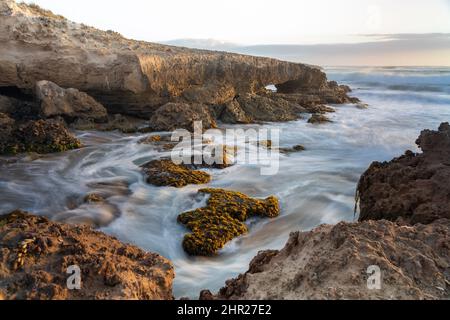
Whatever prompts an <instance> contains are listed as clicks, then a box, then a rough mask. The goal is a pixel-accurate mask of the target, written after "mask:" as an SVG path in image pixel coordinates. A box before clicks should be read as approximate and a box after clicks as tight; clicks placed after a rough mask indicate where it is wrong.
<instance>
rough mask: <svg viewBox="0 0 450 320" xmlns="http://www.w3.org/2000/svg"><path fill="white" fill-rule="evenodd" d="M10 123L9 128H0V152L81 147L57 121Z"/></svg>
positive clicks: (44, 151)
mask: <svg viewBox="0 0 450 320" xmlns="http://www.w3.org/2000/svg"><path fill="white" fill-rule="evenodd" d="M10 125H11V127H10V129H9V130H6V129H5V130H0V135H1V136H2V137H1V141H0V154H17V153H22V152H36V153H52V152H63V151H67V150H71V149H77V148H80V147H81V142H80V141H79V140H78V139H77V138H75V137H74V136H73V135H72V134H71V133H70V132H69V131H68V130H67V128H66V126H65V125H64V123H62V122H59V121H55V120H37V121H28V122H26V123H24V124H21V125H18V124H17V123H11V124H10Z"/></svg>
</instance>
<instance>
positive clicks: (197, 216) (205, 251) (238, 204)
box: [178, 188, 280, 256]
mask: <svg viewBox="0 0 450 320" xmlns="http://www.w3.org/2000/svg"><path fill="white" fill-rule="evenodd" d="M199 193H202V194H208V195H210V197H209V199H208V201H207V205H206V207H203V208H199V209H196V210H193V211H188V212H184V213H182V214H180V215H179V216H178V222H180V223H181V224H183V225H185V226H186V227H187V228H188V229H189V230H191V233H188V234H186V235H185V237H184V239H183V248H184V250H185V251H186V252H187V253H189V254H191V255H200V256H210V255H214V254H216V253H217V252H218V250H220V249H221V248H223V247H224V246H225V244H226V243H227V242H229V241H231V240H232V239H234V238H236V237H238V236H240V235H242V234H244V233H246V232H247V231H248V229H247V226H246V225H245V223H244V222H245V221H246V220H247V219H248V218H250V217H252V216H260V217H269V218H274V217H276V216H278V214H279V212H280V208H279V204H278V199H277V198H275V197H273V196H271V197H268V198H266V199H263V200H260V199H253V198H250V197H248V196H246V195H244V194H242V193H240V192H234V191H227V190H223V189H212V188H208V189H200V190H199Z"/></svg>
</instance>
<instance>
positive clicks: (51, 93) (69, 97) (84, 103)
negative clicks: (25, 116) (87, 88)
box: [35, 80, 107, 122]
mask: <svg viewBox="0 0 450 320" xmlns="http://www.w3.org/2000/svg"><path fill="white" fill-rule="evenodd" d="M35 94H36V98H37V100H38V102H39V114H40V115H41V116H42V117H44V118H50V117H57V116H61V117H63V118H64V119H65V120H66V121H68V122H72V121H73V120H75V119H91V120H93V121H96V122H105V121H106V120H107V112H106V109H105V107H103V106H102V105H101V104H100V103H98V102H97V101H95V99H94V98H92V97H91V96H89V95H88V94H86V93H84V92H81V91H78V90H77V89H74V88H69V89H63V88H61V87H59V86H58V85H57V84H55V83H53V82H51V81H45V80H43V81H39V82H37V83H36V88H35Z"/></svg>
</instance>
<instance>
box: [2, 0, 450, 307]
mask: <svg viewBox="0 0 450 320" xmlns="http://www.w3.org/2000/svg"><path fill="white" fill-rule="evenodd" d="M0 16H1V18H2V19H1V20H0V155H16V154H20V153H30V152H34V153H39V154H43V153H52V152H64V151H68V150H72V149H77V148H82V147H83V146H82V144H81V142H80V141H79V140H78V139H77V138H76V137H75V136H74V134H73V133H71V131H70V130H71V129H76V130H120V131H121V132H124V133H135V132H141V133H142V132H155V131H157V132H159V131H172V130H175V129H187V130H189V131H191V132H192V131H193V130H194V122H195V121H202V125H203V129H209V128H217V127H220V125H221V124H222V123H224V124H249V123H264V122H283V121H292V120H296V119H299V118H300V117H304V116H305V115H308V118H309V120H308V122H309V123H311V124H325V123H328V122H331V120H330V119H329V118H328V117H327V116H326V113H331V112H334V111H335V109H334V108H332V107H330V106H328V105H327V104H344V103H352V104H356V106H358V107H363V106H362V105H361V104H359V100H358V99H357V98H354V97H350V96H349V93H350V91H351V90H350V88H349V87H347V86H345V85H339V84H338V83H336V82H334V81H328V80H327V77H326V75H325V73H324V72H322V71H321V70H320V69H319V68H318V67H314V66H309V65H304V64H299V63H290V62H284V61H279V60H275V59H269V58H259V57H251V56H245V55H238V54H231V53H225V52H210V51H205V50H193V49H187V48H178V47H172V46H165V45H159V44H153V43H146V42H142V41H134V40H129V39H125V38H124V37H122V36H121V35H119V34H117V33H115V32H112V31H100V30H97V29H94V28H91V27H88V26H85V25H82V24H77V23H73V22H71V21H68V20H66V19H65V18H64V17H61V16H56V15H54V14H53V13H51V12H49V11H46V10H44V9H41V8H39V7H38V6H35V5H26V4H23V3H21V4H17V3H15V2H14V1H12V0H0ZM268 85H275V87H276V88H277V91H276V92H272V91H270V90H268V89H266V86H268ZM449 137H450V126H449V125H448V124H442V125H441V127H440V128H439V131H424V132H423V133H422V134H421V136H420V137H419V139H418V145H419V146H420V147H421V148H422V150H423V153H422V154H413V153H412V152H407V153H406V154H405V155H404V156H402V157H400V158H398V159H394V160H393V161H391V162H389V163H384V164H380V163H374V164H372V165H371V167H370V168H369V169H368V171H367V172H366V173H364V174H363V176H362V177H361V180H360V183H359V185H358V195H357V200H358V201H359V205H360V208H361V214H360V222H357V223H344V222H343V223H339V224H337V225H336V226H326V225H323V226H319V227H317V228H316V229H314V230H312V231H310V232H296V233H293V234H292V235H291V237H290V239H289V241H288V243H287V244H286V247H285V248H284V249H282V250H280V251H276V250H268V251H263V252H261V253H260V254H258V255H257V256H256V257H255V258H254V259H253V260H252V262H251V263H250V267H249V270H248V272H246V273H245V274H242V275H239V276H238V277H237V278H236V279H231V280H229V281H227V282H226V285H225V287H224V288H222V289H221V290H220V291H219V292H218V293H216V294H213V293H211V292H210V291H208V290H205V291H203V292H202V293H201V294H200V299H349V298H359V299H361V298H362V299H367V298H370V299H449V298H450V296H449V292H450V289H449V288H450V285H449V279H450V273H449V270H450V268H449V266H450V258H449V252H450V250H449V247H448V243H450V241H449V240H450V239H449V238H450V229H449V228H450V223H449V220H448V219H450V217H449V212H450V210H449V207H450V204H449V190H448V188H446V187H443V186H444V185H446V181H447V180H448V178H449V170H448V165H449V164H448V159H449V156H450V138H449ZM140 143H143V144H152V145H154V146H157V147H160V148H161V149H162V150H170V149H172V148H173V147H174V145H173V144H171V143H169V141H167V139H166V137H161V136H160V135H155V134H151V135H149V136H148V137H147V138H144V139H142V140H141V141H140ZM204 143H205V142H204ZM258 144H264V145H265V148H267V149H270V148H272V143H271V141H259V142H258ZM227 148H228V146H222V151H223V152H222V153H223V158H224V159H225V160H227V159H228V158H227V157H228V156H229V155H230V153H233V152H232V150H227ZM304 149H305V148H304V147H303V146H301V145H297V146H295V147H293V148H292V149H286V148H285V149H279V151H280V152H285V153H292V152H300V151H303V150H304ZM234 152H236V150H234ZM231 165H232V163H229V162H228V161H225V162H224V163H223V164H222V165H214V166H211V165H207V164H205V163H203V164H199V165H185V164H181V165H176V164H174V163H172V162H171V160H169V159H159V160H153V161H150V162H147V163H145V164H143V165H142V166H141V169H142V173H143V175H145V177H146V181H147V182H148V183H150V184H152V185H155V186H172V187H176V188H182V187H185V186H187V185H189V184H199V185H201V184H206V183H208V182H209V181H210V180H211V176H210V174H208V173H207V172H205V171H202V170H201V169H205V168H214V169H224V168H226V167H228V166H231ZM199 195H208V197H209V198H208V199H207V201H206V205H205V206H203V207H201V208H199V209H196V210H193V211H188V212H180V215H179V216H178V222H179V223H180V224H182V225H184V226H185V227H186V231H187V232H189V233H187V234H186V236H185V237H184V240H183V243H182V246H183V248H184V250H185V251H186V252H187V253H188V254H190V255H200V256H211V255H215V254H217V253H218V251H219V250H220V249H221V248H222V247H223V246H224V245H225V244H226V243H227V242H228V241H231V240H232V239H233V238H235V237H238V236H240V235H242V234H244V233H246V232H247V225H246V220H247V219H248V218H250V217H255V216H256V217H259V218H274V217H276V216H278V215H279V213H280V205H279V200H278V199H277V198H276V197H273V196H270V197H267V198H265V199H256V198H250V197H248V196H247V195H245V194H242V193H238V192H235V191H232V190H223V189H212V188H202V189H200V190H199ZM103 201H105V199H104V198H103V196H102V195H101V194H88V195H86V196H85V198H84V202H85V203H99V202H103ZM386 220H389V221H386ZM98 225H99V224H97V225H95V224H93V226H98ZM71 265H78V266H79V267H80V268H81V270H82V272H83V277H82V278H83V290H81V291H77V290H68V289H67V287H66V278H67V277H66V269H67V268H68V267H69V266H71ZM370 265H378V266H379V267H380V268H381V269H382V270H383V272H384V275H383V277H384V278H383V281H384V282H383V283H384V284H385V285H386V287H385V289H384V290H383V291H370V292H369V291H368V290H367V287H366V275H365V270H366V268H367V267H368V266H370ZM174 276H175V275H174V270H173V266H172V264H171V263H170V262H169V261H168V260H166V259H165V258H163V257H161V256H159V255H157V254H154V253H147V252H144V251H143V250H141V249H139V248H137V247H134V246H131V245H127V244H123V243H121V242H119V241H118V240H117V239H115V238H113V237H110V236H107V235H105V234H103V233H101V232H97V231H94V230H92V229H91V227H89V226H86V225H84V226H80V225H68V224H61V223H56V222H52V221H49V220H48V219H46V218H44V217H39V216H34V215H32V214H29V213H26V212H22V211H15V212H12V213H10V214H7V215H3V216H0V299H173V293H172V281H173V278H174Z"/></svg>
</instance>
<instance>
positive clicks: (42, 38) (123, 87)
mask: <svg viewBox="0 0 450 320" xmlns="http://www.w3.org/2000/svg"><path fill="white" fill-rule="evenodd" d="M0 17H1V19H0V95H1V94H6V95H16V96H17V95H18V94H27V93H31V92H32V91H33V90H34V88H35V84H36V83H37V82H38V81H41V80H48V81H52V82H54V83H56V84H57V85H58V86H61V87H63V88H75V89H77V90H80V91H84V92H86V93H88V94H90V95H92V96H93V97H94V98H96V99H97V100H98V101H99V102H100V103H102V104H103V105H104V106H105V107H106V108H107V109H108V111H109V112H113V113H123V114H131V115H137V116H141V117H146V118H149V117H150V116H151V115H152V114H153V112H154V111H155V110H156V109H157V108H159V107H160V106H162V105H163V104H165V103H167V102H169V101H172V102H176V101H179V100H181V101H182V102H195V103H203V104H206V105H222V104H225V103H227V102H231V101H233V99H234V98H236V97H238V96H240V95H242V94H257V93H260V92H264V87H265V86H267V85H269V84H275V85H277V86H278V91H279V92H280V93H288V94H294V93H301V94H302V95H306V97H305V96H303V98H302V99H300V100H301V101H304V100H305V99H306V100H311V96H312V97H319V99H318V102H320V101H322V102H326V101H330V102H336V103H339V102H340V103H342V102H346V101H349V99H348V97H347V95H346V93H347V91H348V90H347V88H345V87H342V86H337V84H336V83H330V82H328V81H327V78H326V75H325V74H324V73H323V72H322V71H321V70H319V69H318V68H316V67H312V66H308V65H304V64H299V63H290V62H283V61H279V60H275V59H269V58H260V57H252V56H245V55H238V54H231V53H225V52H212V51H206V50H193V49H187V48H180V47H172V46H167V45H159V44H154V43H147V42H142V41H133V40H128V39H126V38H124V37H122V36H121V35H119V34H118V33H116V32H113V31H100V30H97V29H94V28H92V27H88V26H85V25H83V24H77V23H74V22H71V21H68V20H66V19H65V18H64V17H61V16H57V15H55V14H53V13H51V12H50V11H46V10H43V9H41V8H39V7H38V6H35V5H26V4H17V3H15V2H14V1H13V0H0ZM300 100H299V99H297V101H300ZM313 100H314V99H313ZM244 108H245V106H244Z"/></svg>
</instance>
